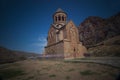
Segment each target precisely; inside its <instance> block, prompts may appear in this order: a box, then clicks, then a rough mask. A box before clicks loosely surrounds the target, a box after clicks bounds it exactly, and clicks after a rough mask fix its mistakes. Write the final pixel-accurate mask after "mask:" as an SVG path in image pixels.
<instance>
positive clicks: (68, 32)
mask: <svg viewBox="0 0 120 80" xmlns="http://www.w3.org/2000/svg"><path fill="white" fill-rule="evenodd" d="M86 52H87V49H86V48H85V47H84V46H83V45H82V43H81V42H80V41H79V35H78V29H77V27H76V26H75V24H74V23H73V21H67V14H66V13H65V12H64V11H63V10H62V9H58V10H57V11H56V12H55V13H54V14H53V23H52V24H51V26H50V29H49V32H48V37H47V46H46V47H45V54H44V55H45V56H52V57H56V58H63V59H74V58H82V57H84V55H83V54H84V53H86Z"/></svg>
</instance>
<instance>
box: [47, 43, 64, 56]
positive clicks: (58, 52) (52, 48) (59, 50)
mask: <svg viewBox="0 0 120 80" xmlns="http://www.w3.org/2000/svg"><path fill="white" fill-rule="evenodd" d="M45 51H46V52H45V53H46V55H52V56H58V57H60V56H61V57H63V55H64V46H63V41H59V42H57V43H55V44H52V45H49V46H46V47H45Z"/></svg>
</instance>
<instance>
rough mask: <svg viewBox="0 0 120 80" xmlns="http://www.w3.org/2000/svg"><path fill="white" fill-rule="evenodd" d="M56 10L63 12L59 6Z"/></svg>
mask: <svg viewBox="0 0 120 80" xmlns="http://www.w3.org/2000/svg"><path fill="white" fill-rule="evenodd" d="M56 12H64V11H63V10H62V9H61V8H58V9H57V11H56Z"/></svg>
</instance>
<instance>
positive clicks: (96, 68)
mask: <svg viewBox="0 0 120 80" xmlns="http://www.w3.org/2000/svg"><path fill="white" fill-rule="evenodd" d="M16 70H17V71H16ZM6 72H8V73H6ZM118 72H119V69H117V68H113V67H111V66H107V65H100V64H95V63H65V62H63V61H39V60H25V61H21V62H17V63H11V64H6V65H0V74H2V75H1V77H4V78H5V79H7V80H115V77H116V75H117V74H118ZM3 73H5V74H3ZM11 73H13V74H12V75H9V76H7V75H8V74H11ZM14 73H15V74H14ZM3 80H4V79H3Z"/></svg>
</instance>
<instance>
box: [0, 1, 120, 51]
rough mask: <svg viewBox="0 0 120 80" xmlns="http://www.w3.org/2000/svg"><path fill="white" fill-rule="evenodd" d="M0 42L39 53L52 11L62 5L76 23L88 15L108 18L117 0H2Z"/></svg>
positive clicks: (118, 8) (117, 7)
mask: <svg viewBox="0 0 120 80" xmlns="http://www.w3.org/2000/svg"><path fill="white" fill-rule="evenodd" d="M0 3H1V6H0V7H1V12H0V14H1V15H0V20H1V21H0V46H4V47H6V48H9V49H13V50H22V51H28V52H36V53H41V52H42V51H43V48H44V46H45V45H46V36H47V33H48V30H49V28H50V25H51V23H52V22H53V21H52V20H53V19H52V15H53V13H54V12H55V11H56V10H57V9H58V8H62V9H63V10H64V11H65V12H66V13H67V14H68V20H70V19H71V20H73V22H74V23H75V24H76V26H78V25H79V24H80V23H81V22H82V21H83V20H84V19H85V18H87V17H88V16H100V17H103V18H108V17H110V16H112V15H114V14H116V13H118V12H119V11H120V0H1V2H0Z"/></svg>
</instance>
